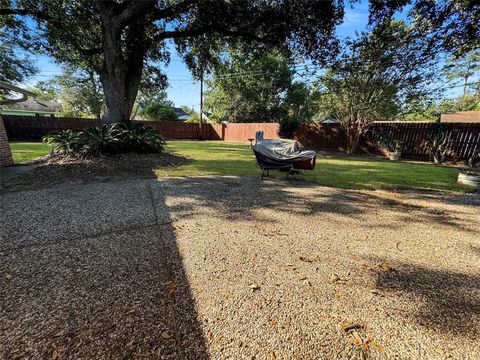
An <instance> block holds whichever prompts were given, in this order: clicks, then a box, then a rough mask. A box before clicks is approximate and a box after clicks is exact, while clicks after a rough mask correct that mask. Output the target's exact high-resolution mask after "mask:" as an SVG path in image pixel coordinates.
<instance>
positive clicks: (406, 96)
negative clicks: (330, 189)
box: [317, 21, 435, 152]
mask: <svg viewBox="0 0 480 360" xmlns="http://www.w3.org/2000/svg"><path fill="white" fill-rule="evenodd" d="M414 35H415V33H414V29H413V28H412V27H408V26H406V25H405V24H404V23H403V22H401V21H391V22H389V23H387V24H384V26H383V28H382V29H381V31H380V30H375V31H372V32H370V33H364V34H362V35H361V36H360V37H359V38H358V39H357V40H355V41H350V42H348V43H347V46H346V47H345V48H344V49H342V52H341V53H340V55H339V56H338V57H337V58H336V60H335V61H334V62H333V64H332V66H331V67H330V69H328V71H327V72H326V73H325V75H323V76H321V77H320V79H319V87H320V89H321V90H320V95H319V100H318V101H317V105H318V110H319V114H320V116H321V117H323V118H335V119H338V120H339V121H340V122H342V123H343V125H344V126H345V128H346V130H347V134H348V135H349V144H348V150H349V152H353V151H354V150H355V148H356V146H357V144H358V139H359V137H360V134H361V133H362V132H364V131H365V130H366V129H367V127H368V125H369V124H370V123H371V122H372V121H375V120H390V119H394V118H395V117H396V115H397V114H398V113H399V110H400V108H401V107H402V105H403V104H404V103H406V102H408V101H409V100H410V99H413V98H417V97H419V96H423V95H424V94H425V93H427V92H428V91H429V90H428V85H429V84H430V81H432V79H433V78H434V76H435V65H434V62H433V61H434V58H432V57H431V54H430V52H429V51H428V50H429V49H427V48H426V46H425V43H424V42H422V40H421V39H418V38H417V37H415V36H414Z"/></svg>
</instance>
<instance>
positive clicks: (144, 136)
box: [113, 124, 165, 153]
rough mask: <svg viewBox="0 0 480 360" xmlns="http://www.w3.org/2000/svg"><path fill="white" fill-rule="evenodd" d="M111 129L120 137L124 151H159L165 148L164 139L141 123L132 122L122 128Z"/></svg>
mask: <svg viewBox="0 0 480 360" xmlns="http://www.w3.org/2000/svg"><path fill="white" fill-rule="evenodd" d="M122 126H123V125H122ZM113 131H114V133H115V135H116V136H118V137H119V138H120V139H121V141H122V145H123V146H124V150H125V151H126V152H136V153H160V152H162V151H163V150H164V149H165V140H164V139H163V138H162V137H161V136H160V134H159V133H158V132H157V131H156V130H154V129H152V128H150V127H145V126H143V125H142V124H132V125H131V126H128V127H126V126H125V127H123V128H121V127H120V126H119V127H117V128H115V129H114V130H113Z"/></svg>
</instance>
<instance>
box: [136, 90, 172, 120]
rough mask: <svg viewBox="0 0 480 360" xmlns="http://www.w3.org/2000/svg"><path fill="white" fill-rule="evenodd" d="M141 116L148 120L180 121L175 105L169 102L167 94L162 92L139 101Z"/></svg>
mask: <svg viewBox="0 0 480 360" xmlns="http://www.w3.org/2000/svg"><path fill="white" fill-rule="evenodd" d="M139 106H140V111H139V114H140V116H142V118H146V119H148V120H172V121H175V120H178V116H177V113H176V112H175V109H174V108H173V103H172V102H171V101H168V100H167V94H166V93H165V92H160V93H158V94H157V95H155V96H148V97H144V98H143V99H141V100H140V101H139Z"/></svg>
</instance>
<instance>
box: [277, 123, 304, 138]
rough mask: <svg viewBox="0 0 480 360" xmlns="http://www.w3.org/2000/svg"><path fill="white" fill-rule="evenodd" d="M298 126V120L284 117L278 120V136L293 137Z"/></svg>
mask: <svg viewBox="0 0 480 360" xmlns="http://www.w3.org/2000/svg"><path fill="white" fill-rule="evenodd" d="M299 126H300V121H299V120H296V119H292V118H285V119H282V120H280V126H279V128H278V136H280V137H281V138H283V139H293V136H294V135H295V132H296V131H297V130H298V128H299Z"/></svg>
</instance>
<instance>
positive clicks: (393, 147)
mask: <svg viewBox="0 0 480 360" xmlns="http://www.w3.org/2000/svg"><path fill="white" fill-rule="evenodd" d="M375 142H376V143H377V145H378V146H380V147H383V148H385V149H387V150H388V151H389V152H400V151H402V141H401V140H398V139H395V138H394V136H393V134H392V132H390V131H381V132H378V133H376V134H375Z"/></svg>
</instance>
